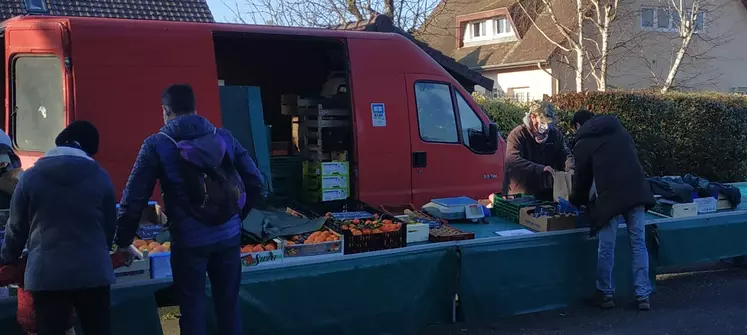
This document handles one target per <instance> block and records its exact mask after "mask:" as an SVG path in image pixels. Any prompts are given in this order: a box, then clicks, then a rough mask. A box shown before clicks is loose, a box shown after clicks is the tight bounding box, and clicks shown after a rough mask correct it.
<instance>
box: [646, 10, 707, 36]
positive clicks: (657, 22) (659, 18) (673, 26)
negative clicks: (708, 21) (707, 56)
mask: <svg viewBox="0 0 747 335" xmlns="http://www.w3.org/2000/svg"><path fill="white" fill-rule="evenodd" d="M690 13H691V12H690V11H688V12H687V14H685V15H686V16H687V18H688V19H689V18H690ZM680 23H681V20H680V13H679V12H678V11H676V10H674V9H670V8H641V28H643V29H646V30H657V31H679V30H680ZM703 25H704V22H703V12H699V13H698V15H696V16H695V22H693V26H694V28H695V32H699V31H701V30H703Z"/></svg>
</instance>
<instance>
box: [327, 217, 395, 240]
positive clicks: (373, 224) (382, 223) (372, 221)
mask: <svg viewBox="0 0 747 335" xmlns="http://www.w3.org/2000/svg"><path fill="white" fill-rule="evenodd" d="M325 217H326V218H328V219H332V220H334V222H335V224H336V225H337V226H338V227H339V228H340V229H341V230H343V231H345V230H348V231H350V233H351V234H352V235H353V236H359V235H371V234H382V233H388V232H393V231H399V229H400V228H401V227H402V223H401V222H394V221H392V220H390V219H382V218H381V217H380V216H379V215H378V214H373V215H371V217H370V218H367V219H344V220H337V219H336V218H335V216H334V215H333V214H332V213H327V214H326V215H325Z"/></svg>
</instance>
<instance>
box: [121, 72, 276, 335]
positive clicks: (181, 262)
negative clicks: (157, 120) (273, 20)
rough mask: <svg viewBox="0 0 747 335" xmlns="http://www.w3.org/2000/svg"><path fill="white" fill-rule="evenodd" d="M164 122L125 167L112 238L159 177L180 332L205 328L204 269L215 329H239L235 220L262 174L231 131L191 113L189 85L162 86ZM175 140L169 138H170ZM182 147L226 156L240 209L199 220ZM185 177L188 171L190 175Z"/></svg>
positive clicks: (126, 234) (128, 230)
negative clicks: (240, 192)
mask: <svg viewBox="0 0 747 335" xmlns="http://www.w3.org/2000/svg"><path fill="white" fill-rule="evenodd" d="M162 104H163V118H164V122H165V124H166V125H165V126H163V127H162V128H161V130H160V133H157V134H154V135H152V136H150V137H148V138H147V139H145V142H143V145H142V147H141V148H140V153H139V154H138V157H137V160H136V161H135V165H134V166H133V168H132V172H131V173H130V178H129V180H128V181H127V185H126V186H125V189H124V192H123V193H122V201H121V202H120V207H119V222H118V231H117V240H116V243H117V245H118V246H120V247H125V246H129V245H130V244H131V243H132V241H133V238H134V236H135V231H136V229H137V226H138V222H139V221H140V216H141V213H142V212H143V209H144V208H145V206H147V203H148V199H149V197H150V196H151V194H153V188H154V187H155V184H156V180H159V181H160V183H161V189H162V194H163V199H164V207H165V210H166V216H167V217H168V219H169V225H170V231H171V236H172V245H171V270H172V273H173V278H174V288H175V291H176V296H177V299H178V302H179V305H180V309H181V315H182V316H181V318H180V320H179V325H180V328H181V333H182V334H185V335H189V334H205V333H206V324H205V315H204V311H205V287H206V286H205V273H206V272H207V274H208V276H209V277H210V283H211V287H212V291H213V299H214V302H215V310H216V313H215V315H216V316H217V319H218V328H219V329H218V333H219V334H225V335H238V334H241V319H240V315H239V284H240V279H241V264H240V263H241V261H240V256H241V250H240V249H241V236H240V225H241V220H242V218H243V217H244V216H246V214H248V211H249V210H250V209H251V205H252V204H256V201H258V199H259V197H260V192H261V190H262V177H261V175H260V173H259V170H258V169H257V166H256V165H255V164H254V162H253V161H252V159H251V158H250V157H249V154H248V152H247V151H246V149H244V148H243V147H242V146H241V145H240V144H239V143H238V142H237V141H236V139H235V138H234V137H233V136H232V135H231V133H230V132H229V131H227V130H225V129H218V128H216V127H215V126H213V125H212V124H210V122H209V121H208V120H207V119H205V118H203V117H201V116H199V115H197V114H196V113H195V98H194V93H193V92H192V88H191V87H190V86H188V85H172V86H170V87H169V88H168V89H166V91H165V92H164V94H163V97H162ZM175 142H176V143H175ZM184 147H189V148H192V149H196V150H194V153H196V155H197V156H201V157H202V159H203V160H205V161H213V162H212V163H213V164H217V163H219V162H221V161H222V160H224V159H226V158H227V160H228V161H230V165H232V167H231V169H232V170H235V172H237V173H238V175H239V176H240V179H241V181H240V182H241V183H242V184H243V185H242V188H243V189H244V191H245V192H246V196H247V199H246V201H245V205H244V206H243V211H242V212H241V213H237V214H236V215H233V216H232V217H231V218H230V219H228V220H227V221H226V222H201V221H200V220H199V219H197V218H196V217H195V215H194V213H195V212H194V211H193V208H192V207H190V206H189V204H190V195H191V194H192V193H190V190H192V189H193V188H191V187H189V184H190V183H189V180H185V178H187V177H185V176H186V175H185V174H184V173H183V172H184V169H183V168H184V164H187V163H185V162H184V161H182V158H183V157H185V151H181V150H182V149H183V148H184ZM190 180H191V179H190Z"/></svg>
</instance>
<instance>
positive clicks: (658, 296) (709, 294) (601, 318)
mask: <svg viewBox="0 0 747 335" xmlns="http://www.w3.org/2000/svg"><path fill="white" fill-rule="evenodd" d="M651 304H652V310H651V311H650V312H638V311H637V310H635V309H632V308H630V307H628V305H627V304H626V302H624V301H619V302H617V305H618V307H617V308H615V309H613V310H609V311H603V310H600V309H597V308H592V307H586V306H575V307H570V308H566V309H562V310H555V311H548V312H541V313H535V314H529V315H521V316H515V317H510V318H505V319H498V320H496V321H495V322H493V323H491V324H485V325H472V324H470V325H465V324H455V325H439V326H433V327H429V328H428V329H426V330H425V331H424V332H423V334H428V335H447V334H448V335H451V334H454V335H456V334H459V335H465V334H467V335H471V334H477V335H482V334H502V335H503V334H522V335H532V334H572V335H578V334H635V335H643V334H656V335H663V334H676V335H683V334H719V335H727V334H740V335H744V334H747V269H744V268H733V267H730V266H724V265H716V266H714V265H708V266H706V267H698V268H689V269H682V270H680V271H678V272H677V273H672V274H666V275H659V276H657V292H656V293H655V294H654V295H653V296H652V297H651Z"/></svg>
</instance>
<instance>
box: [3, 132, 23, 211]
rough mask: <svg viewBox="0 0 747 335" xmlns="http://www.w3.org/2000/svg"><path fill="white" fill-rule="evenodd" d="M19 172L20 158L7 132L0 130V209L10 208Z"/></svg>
mask: <svg viewBox="0 0 747 335" xmlns="http://www.w3.org/2000/svg"><path fill="white" fill-rule="evenodd" d="M21 172H23V170H22V169H21V159H20V158H19V157H18V155H16V152H15V151H14V150H13V143H12V142H11V140H10V137H9V136H8V134H6V133H5V132H4V131H2V130H0V210H5V209H9V208H10V199H11V196H12V195H13V192H14V190H15V189H16V184H17V183H18V177H19V176H20V174H21ZM1 219H3V218H1V217H0V220H1ZM3 225H5V222H2V223H0V226H3Z"/></svg>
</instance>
